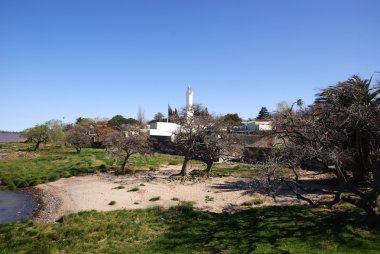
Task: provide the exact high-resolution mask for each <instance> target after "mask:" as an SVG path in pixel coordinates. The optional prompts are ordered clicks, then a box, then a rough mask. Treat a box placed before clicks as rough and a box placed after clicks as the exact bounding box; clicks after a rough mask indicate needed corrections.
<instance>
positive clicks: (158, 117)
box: [153, 112, 164, 122]
mask: <svg viewBox="0 0 380 254" xmlns="http://www.w3.org/2000/svg"><path fill="white" fill-rule="evenodd" d="M153 119H154V121H156V122H162V120H163V119H164V114H162V113H161V112H157V113H156V114H155V115H154V117H153Z"/></svg>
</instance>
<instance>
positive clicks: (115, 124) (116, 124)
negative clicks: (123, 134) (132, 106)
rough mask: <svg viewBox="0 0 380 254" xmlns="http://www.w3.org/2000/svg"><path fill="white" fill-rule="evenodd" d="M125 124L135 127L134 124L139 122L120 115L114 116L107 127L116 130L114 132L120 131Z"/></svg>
mask: <svg viewBox="0 0 380 254" xmlns="http://www.w3.org/2000/svg"><path fill="white" fill-rule="evenodd" d="M125 124H132V125H136V124H139V121H137V120H136V119H133V118H128V119H127V118H125V117H124V116H122V115H116V116H114V117H112V118H111V119H110V120H109V121H108V125H109V126H111V127H112V128H114V129H116V130H121V129H122V127H123V125H125Z"/></svg>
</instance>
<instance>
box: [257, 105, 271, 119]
mask: <svg viewBox="0 0 380 254" xmlns="http://www.w3.org/2000/svg"><path fill="white" fill-rule="evenodd" d="M270 117H271V115H270V113H269V111H268V109H267V108H266V107H261V109H260V111H259V114H258V115H257V117H256V119H257V120H265V119H268V118H270Z"/></svg>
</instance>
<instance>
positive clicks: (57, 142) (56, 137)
mask: <svg viewBox="0 0 380 254" xmlns="http://www.w3.org/2000/svg"><path fill="white" fill-rule="evenodd" d="M45 124H46V125H47V127H48V129H49V131H48V136H49V143H51V144H52V145H54V146H63V145H64V142H65V133H64V132H63V128H64V125H63V123H62V121H60V120H50V121H47V122H46V123H45Z"/></svg>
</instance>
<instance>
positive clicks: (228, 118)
mask: <svg viewBox="0 0 380 254" xmlns="http://www.w3.org/2000/svg"><path fill="white" fill-rule="evenodd" d="M223 121H224V122H226V123H227V124H228V125H241V124H242V121H243V120H242V119H241V118H240V116H239V115H238V114H237V113H229V114H226V115H225V116H224V117H223Z"/></svg>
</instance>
